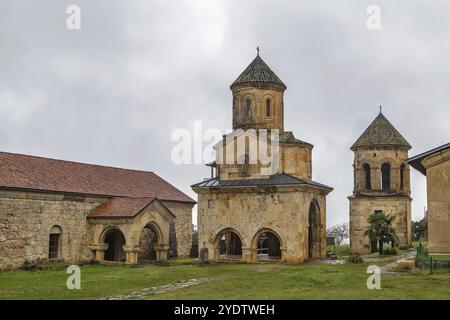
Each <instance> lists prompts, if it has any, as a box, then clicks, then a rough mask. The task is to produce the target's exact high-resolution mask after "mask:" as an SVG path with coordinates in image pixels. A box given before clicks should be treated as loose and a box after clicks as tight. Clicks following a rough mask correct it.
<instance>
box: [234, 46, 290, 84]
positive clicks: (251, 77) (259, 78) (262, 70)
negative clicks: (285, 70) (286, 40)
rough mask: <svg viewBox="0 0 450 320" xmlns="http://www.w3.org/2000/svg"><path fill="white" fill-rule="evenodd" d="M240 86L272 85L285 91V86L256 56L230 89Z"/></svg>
mask: <svg viewBox="0 0 450 320" xmlns="http://www.w3.org/2000/svg"><path fill="white" fill-rule="evenodd" d="M240 84H247V85H258V84H274V85H278V86H280V87H282V89H283V90H285V89H286V85H285V84H284V83H283V81H281V80H280V78H278V76H277V75H276V74H275V72H273V71H272V70H271V69H270V68H269V66H268V65H267V64H266V63H265V62H264V60H263V59H261V57H260V56H259V53H258V55H257V56H256V58H255V59H253V61H252V62H251V63H250V64H249V65H248V67H247V68H246V69H245V70H244V71H243V72H242V73H241V75H240V76H239V77H238V78H237V79H236V80H235V81H234V82H233V83H232V84H231V86H230V88H233V87H234V86H237V85H240Z"/></svg>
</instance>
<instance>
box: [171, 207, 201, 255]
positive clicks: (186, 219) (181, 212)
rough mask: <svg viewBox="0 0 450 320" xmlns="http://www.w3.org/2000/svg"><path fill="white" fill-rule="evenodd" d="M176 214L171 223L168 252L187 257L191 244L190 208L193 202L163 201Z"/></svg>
mask: <svg viewBox="0 0 450 320" xmlns="http://www.w3.org/2000/svg"><path fill="white" fill-rule="evenodd" d="M164 204H165V205H166V206H167V208H169V210H171V211H172V212H173V214H174V215H175V216H176V218H175V220H174V222H173V224H172V225H171V231H170V233H171V235H170V251H171V252H170V253H171V254H172V256H177V257H188V256H189V253H190V251H191V246H192V208H193V206H194V205H193V204H189V203H188V204H184V203H175V202H169V201H164Z"/></svg>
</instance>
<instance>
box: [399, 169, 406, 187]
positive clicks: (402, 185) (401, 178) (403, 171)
mask: <svg viewBox="0 0 450 320" xmlns="http://www.w3.org/2000/svg"><path fill="white" fill-rule="evenodd" d="M404 174H405V164H402V165H401V166H400V190H403V188H404V187H405V177H404Z"/></svg>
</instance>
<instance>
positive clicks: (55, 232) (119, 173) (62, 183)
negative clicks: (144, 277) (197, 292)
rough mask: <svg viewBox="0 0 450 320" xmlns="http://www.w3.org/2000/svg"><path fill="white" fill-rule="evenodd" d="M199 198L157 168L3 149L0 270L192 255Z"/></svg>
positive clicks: (0, 158) (1, 157)
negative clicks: (141, 168)
mask: <svg viewBox="0 0 450 320" xmlns="http://www.w3.org/2000/svg"><path fill="white" fill-rule="evenodd" d="M194 205H195V201H194V200H193V199H191V198H190V197H188V196H187V195H186V194H184V193H183V192H181V191H180V190H178V189H177V188H176V187H174V186H173V185H171V184H170V183H168V182H167V181H165V180H164V179H162V178H161V177H159V176H158V175H156V174H155V173H153V172H147V171H138V170H129V169H122V168H114V167H107V166H100V165H93V164H85V163H77V162H71V161H63V160H56V159H48V158H42V157H35V156H29V155H22V154H14V153H6V152H0V269H11V268H17V267H21V266H23V265H24V264H30V263H37V262H42V261H46V260H62V261H65V262H70V263H79V262H82V261H90V260H97V261H104V260H105V261H121V262H126V263H129V264H135V263H138V262H140V261H148V260H154V261H160V262H164V261H165V260H167V258H168V257H169V256H187V255H189V251H190V248H191V239H192V229H191V228H192V227H191V225H192V208H193V206H194Z"/></svg>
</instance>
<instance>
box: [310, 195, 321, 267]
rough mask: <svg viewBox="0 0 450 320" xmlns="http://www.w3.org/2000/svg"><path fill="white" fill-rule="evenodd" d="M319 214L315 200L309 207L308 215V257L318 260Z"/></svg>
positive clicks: (319, 249)
mask: <svg viewBox="0 0 450 320" xmlns="http://www.w3.org/2000/svg"><path fill="white" fill-rule="evenodd" d="M320 251H321V248H320V212H319V205H318V204H317V202H316V201H315V200H313V201H311V204H310V205H309V214H308V257H309V258H320Z"/></svg>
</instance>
